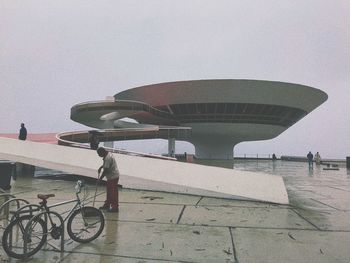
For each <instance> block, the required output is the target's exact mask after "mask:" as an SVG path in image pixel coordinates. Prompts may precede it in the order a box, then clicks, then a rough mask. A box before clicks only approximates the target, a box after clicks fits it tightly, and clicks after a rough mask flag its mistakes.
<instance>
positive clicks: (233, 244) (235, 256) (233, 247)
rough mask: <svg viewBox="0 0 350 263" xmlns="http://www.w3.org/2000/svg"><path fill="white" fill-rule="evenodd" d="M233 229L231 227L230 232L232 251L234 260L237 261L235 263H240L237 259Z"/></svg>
mask: <svg viewBox="0 0 350 263" xmlns="http://www.w3.org/2000/svg"><path fill="white" fill-rule="evenodd" d="M232 228H233V227H229V228H228V230H229V231H230V235H231V242H232V250H233V258H234V260H235V261H234V262H235V263H239V262H238V258H237V251H236V247H235V243H234V241H233V233H232Z"/></svg>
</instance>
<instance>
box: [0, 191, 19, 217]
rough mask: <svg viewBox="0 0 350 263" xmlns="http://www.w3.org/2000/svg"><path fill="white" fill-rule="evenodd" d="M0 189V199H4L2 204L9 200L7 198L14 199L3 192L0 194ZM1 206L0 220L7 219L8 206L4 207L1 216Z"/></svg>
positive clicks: (0, 208)
mask: <svg viewBox="0 0 350 263" xmlns="http://www.w3.org/2000/svg"><path fill="white" fill-rule="evenodd" d="M1 190H2V189H1V188H0V198H4V199H5V200H4V203H5V202H7V201H8V200H9V198H16V197H15V196H14V195H12V194H8V193H5V192H1ZM2 205H3V203H2V204H1V207H0V219H4V218H8V215H9V212H10V211H9V206H7V207H5V209H4V213H3V215H2V214H1V212H2V211H1V210H2Z"/></svg>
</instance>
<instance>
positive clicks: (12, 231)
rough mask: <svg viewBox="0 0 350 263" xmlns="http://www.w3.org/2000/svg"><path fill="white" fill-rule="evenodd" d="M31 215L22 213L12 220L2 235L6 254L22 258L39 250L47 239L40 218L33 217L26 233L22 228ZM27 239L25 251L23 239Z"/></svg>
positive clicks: (44, 225) (45, 228)
mask: <svg viewBox="0 0 350 263" xmlns="http://www.w3.org/2000/svg"><path fill="white" fill-rule="evenodd" d="M32 218H33V216H31V215H24V216H22V217H19V218H17V219H16V220H14V221H12V222H11V223H10V224H9V225H8V226H7V227H6V228H5V231H4V234H3V236H2V247H3V248H4V250H5V252H6V253H7V255H9V256H10V257H13V258H17V259H22V258H26V257H30V256H32V255H34V254H35V253H36V252H38V251H39V250H40V248H41V247H42V246H43V245H44V243H45V242H46V239H47V227H46V223H45V222H44V220H42V219H41V218H37V219H34V220H33V221H32V222H31V225H30V227H28V233H27V234H25V233H24V230H25V228H26V226H27V224H28V223H29V221H30V219H32ZM25 238H26V240H27V251H26V252H25V251H24V239H25Z"/></svg>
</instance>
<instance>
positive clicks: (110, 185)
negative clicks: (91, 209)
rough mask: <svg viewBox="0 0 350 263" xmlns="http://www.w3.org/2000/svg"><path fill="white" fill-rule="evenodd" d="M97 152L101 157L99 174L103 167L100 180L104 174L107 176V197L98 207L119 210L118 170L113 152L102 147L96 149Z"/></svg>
mask: <svg viewBox="0 0 350 263" xmlns="http://www.w3.org/2000/svg"><path fill="white" fill-rule="evenodd" d="M97 154H98V156H100V157H102V159H103V164H102V166H101V167H100V168H98V173H99V174H100V172H101V170H102V169H103V172H102V174H101V177H100V179H101V180H102V179H103V178H104V177H105V176H106V178H107V197H106V201H105V203H104V205H103V206H102V207H100V209H106V210H107V211H108V212H119V198H118V182H119V170H118V166H117V162H116V160H115V159H114V156H113V154H112V153H110V152H107V151H106V149H105V148H103V147H99V148H98V149H97Z"/></svg>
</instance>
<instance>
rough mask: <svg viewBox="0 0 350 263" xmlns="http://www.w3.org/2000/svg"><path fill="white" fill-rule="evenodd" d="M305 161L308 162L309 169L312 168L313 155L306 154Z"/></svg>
mask: <svg viewBox="0 0 350 263" xmlns="http://www.w3.org/2000/svg"><path fill="white" fill-rule="evenodd" d="M306 157H307V160H308V161H309V168H314V163H313V160H314V155H313V154H312V153H311V151H310V152H309V153H308V154H307V156H306Z"/></svg>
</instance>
